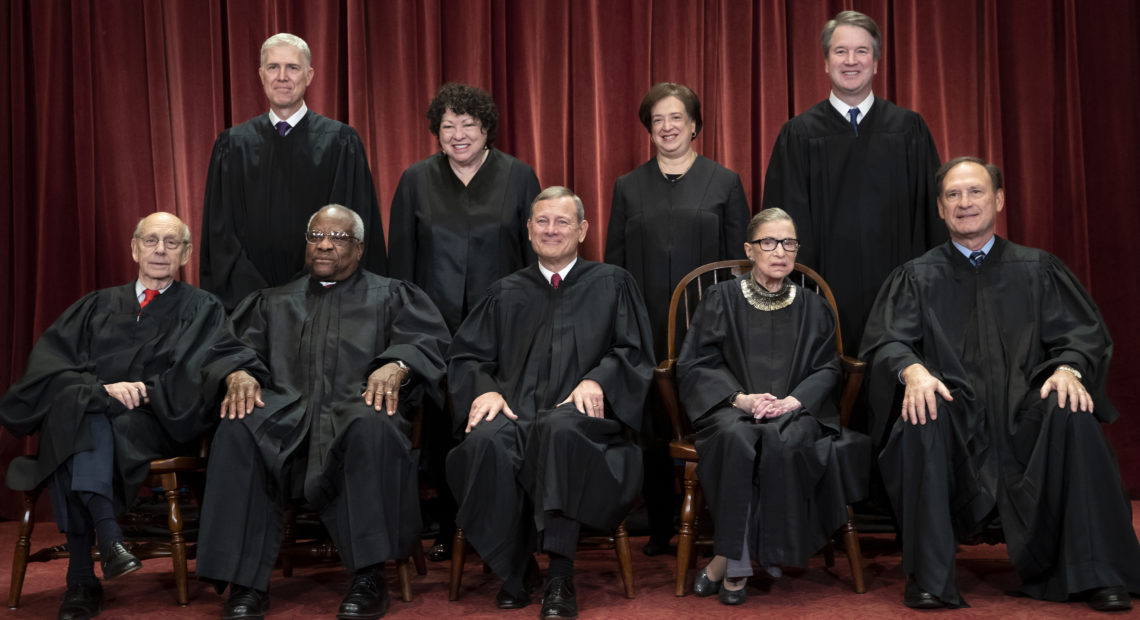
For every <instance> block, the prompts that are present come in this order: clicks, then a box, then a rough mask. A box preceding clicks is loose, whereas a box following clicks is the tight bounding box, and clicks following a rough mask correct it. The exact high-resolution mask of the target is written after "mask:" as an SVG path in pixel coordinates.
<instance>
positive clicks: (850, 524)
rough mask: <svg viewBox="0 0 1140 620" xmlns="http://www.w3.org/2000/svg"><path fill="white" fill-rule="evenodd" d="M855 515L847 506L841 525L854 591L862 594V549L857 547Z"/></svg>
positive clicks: (863, 586) (865, 586) (857, 535)
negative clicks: (844, 520)
mask: <svg viewBox="0 0 1140 620" xmlns="http://www.w3.org/2000/svg"><path fill="white" fill-rule="evenodd" d="M854 519H855V515H854V511H852V510H851V506H848V507H847V523H845V524H844V525H843V528H842V529H843V543H844V545H845V546H846V547H847V562H848V563H849V564H851V578H852V579H853V580H854V581H855V592H856V593H858V594H863V593H865V592H866V591H867V585H866V584H865V583H864V582H863V550H862V549H861V548H860V547H859V532H858V531H857V530H856V529H855V520H854Z"/></svg>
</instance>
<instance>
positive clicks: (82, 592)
mask: <svg viewBox="0 0 1140 620" xmlns="http://www.w3.org/2000/svg"><path fill="white" fill-rule="evenodd" d="M102 609H103V586H101V585H99V582H98V581H96V582H93V583H90V584H87V583H81V584H77V585H74V586H68V587H67V592H65V593H64V594H63V602H62V603H60V605H59V616H57V617H58V618H59V620H87V618H94V617H95V616H98V615H99V612H100V611H101V610H102Z"/></svg>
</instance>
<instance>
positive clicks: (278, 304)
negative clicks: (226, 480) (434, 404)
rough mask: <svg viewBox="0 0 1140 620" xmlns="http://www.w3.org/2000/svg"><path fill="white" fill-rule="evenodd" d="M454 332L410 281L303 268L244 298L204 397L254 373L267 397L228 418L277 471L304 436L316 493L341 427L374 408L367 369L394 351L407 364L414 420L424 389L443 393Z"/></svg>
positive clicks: (404, 408)
mask: <svg viewBox="0 0 1140 620" xmlns="http://www.w3.org/2000/svg"><path fill="white" fill-rule="evenodd" d="M449 340H450V336H449V335H448V333H447V327H446V326H445V325H444V324H443V321H442V319H441V317H440V316H439V312H438V311H437V310H436V309H435V306H434V305H433V304H432V302H431V300H430V299H428V298H427V296H426V295H424V293H423V291H421V290H419V289H418V288H416V286H415V285H413V284H409V283H407V282H402V281H400V280H395V279H392V278H387V277H384V276H379V275H376V274H373V273H369V272H367V271H365V270H363V269H358V270H357V271H356V272H355V273H353V274H352V275H351V276H349V277H348V278H347V279H346V280H344V281H342V282H339V283H337V284H335V285H334V286H332V287H330V288H327V289H326V288H324V287H322V286H321V284H320V283H319V282H317V281H315V280H313V279H311V278H310V277H309V276H307V275H306V276H304V277H301V278H298V279H296V280H294V281H292V282H290V283H289V284H286V285H285V286H279V287H276V288H271V289H264V290H261V291H257V292H256V293H254V294H252V295H250V296H249V297H247V298H246V299H245V300H244V301H243V302H242V303H241V305H240V306H238V308H237V309H236V310H235V311H234V313H233V315H232V316H231V317H230V334H229V335H228V336H227V337H225V338H223V339H221V341H219V342H218V344H217V345H216V346H215V347H214V349H213V350H212V351H211V353H210V355H211V358H212V361H210V363H209V364H208V365H207V366H206V367H205V368H203V370H202V372H203V375H204V377H205V379H204V388H205V390H206V399H207V402H211V403H220V402H221V399H222V397H223V396H225V393H226V384H225V378H226V376H228V375H229V374H230V373H232V372H234V371H236V370H245V371H246V372H248V373H250V374H251V375H253V376H254V377H255V378H256V379H257V380H258V382H259V383H260V384H261V386H262V393H263V400H264V401H265V403H266V406H265V407H260V408H255V409H254V410H253V412H251V413H250V414H248V415H246V416H245V417H244V418H242V419H240V420H235V421H232V422H227V423H238V424H244V425H245V426H246V427H247V428H248V429H249V431H250V432H251V433H252V434H253V436H254V437H255V438H256V439H257V442H258V448H259V450H260V451H261V455H262V458H263V459H264V462H265V463H266V464H268V465H269V466H270V467H271V468H273V469H274V470H275V471H281V468H282V466H283V465H284V462H285V459H286V458H288V457H289V455H291V454H292V453H293V452H294V451H296V450H297V448H299V447H301V445H302V442H305V443H306V444H307V447H308V452H307V462H306V465H305V467H304V469H303V471H304V472H305V495H306V498H307V499H309V501H314V497H312V496H311V495H312V492H311V491H312V489H313V488H314V485H315V484H316V480H317V477H318V476H319V474H320V473H321V467H322V466H323V464H324V462H325V460H326V458H327V456H328V451H329V449H330V447H331V446H332V445H333V443H334V441H335V440H336V438H337V436H338V434H339V433H341V432H342V431H343V430H344V429H346V428H348V426H349V424H351V423H352V421H353V420H355V419H357V418H359V417H363V416H369V415H377V413H376V411H375V410H374V409H373V408H372V407H370V406H368V405H366V404H365V402H364V398H363V397H362V396H361V394H363V393H364V388H365V386H366V382H367V380H368V376H369V375H370V374H372V372H373V371H374V370H376V369H377V368H379V367H381V366H383V365H384V364H386V363H388V362H391V361H394V360H402V361H403V362H404V363H406V364H407V365H408V366H409V367H410V368H411V371H412V376H413V378H414V379H415V386H416V393H413V394H411V395H403V394H402V398H401V401H400V405H401V407H400V410H401V411H400V412H401V414H402V415H404V416H406V417H407V418H408V419H409V420H410V417H411V415H412V407H411V406H410V405H413V404H414V402H415V401H417V400H418V399H419V396H421V395H422V394H423V393H426V394H427V395H428V396H429V397H431V398H434V399H436V400H438V399H439V398H440V394H439V381H440V379H442V378H443V372H444V368H445V366H444V362H443V353H444V351H445V350H446V348H447V345H448V343H449ZM409 396H410V397H411V398H410V399H409ZM409 400H410V402H409ZM384 415H386V414H384Z"/></svg>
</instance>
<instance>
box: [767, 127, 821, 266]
mask: <svg viewBox="0 0 1140 620" xmlns="http://www.w3.org/2000/svg"><path fill="white" fill-rule="evenodd" d="M793 122H794V121H788V122H787V123H784V126H783V128H781V129H780V135H779V136H777V137H776V144H775V145H774V146H773V147H772V157H771V158H770V159H769V161H768V170H767V172H766V173H765V174H764V200H763V202H762V203H761V204H762V205H763V208H765V209H766V208H768V207H779V208H781V209H783V210H784V211H787V212H788V215H790V216H792V221H794V222H795V223H796V230H797V231H798V232H797V236H798V237H799V240H800V251H799V254H797V255H796V262H799V263H802V264H804V265H807V266H808V267H811V268H813V269H818V268H819V244H820V237H819V235H818V234H817V231H816V226H817V225H816V223H815V220H814V218H813V217H812V210H811V206H812V200H811V186H810V184H811V182H810V178H811V169H810V165H809V164H808V148H807V144H806V140H804V139H803V138H802V137H801V136H800V135H799V134H798V133H797V132H796V131H795V130H793V129H792V123H793Z"/></svg>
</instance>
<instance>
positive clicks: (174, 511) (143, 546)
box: [8, 441, 209, 609]
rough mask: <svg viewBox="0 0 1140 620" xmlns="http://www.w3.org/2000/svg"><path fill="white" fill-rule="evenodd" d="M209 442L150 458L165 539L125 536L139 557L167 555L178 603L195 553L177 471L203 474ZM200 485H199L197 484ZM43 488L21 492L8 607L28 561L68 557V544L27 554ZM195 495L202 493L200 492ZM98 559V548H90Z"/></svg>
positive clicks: (14, 602) (183, 599) (150, 481)
mask: <svg viewBox="0 0 1140 620" xmlns="http://www.w3.org/2000/svg"><path fill="white" fill-rule="evenodd" d="M208 449H209V442H208V441H203V442H202V448H201V450H200V452H199V454H198V455H197V456H176V457H172V458H168V459H158V460H155V461H151V462H150V474H149V475H148V476H147V480H146V482H145V483H144V486H147V487H158V486H161V487H162V490H163V494H164V496H165V498H166V503H167V516H166V521H167V528H168V529H169V531H170V540H169V541H168V542H141V543H140V542H135V541H131V540H128V541H127V542H126V545H127V547H128V548H129V549H130V551H131V553H133V554H135V555H136V556H138V557H139V559H143V560H145V559H148V558H165V557H168V558H170V561H171V564H173V568H174V583H175V588H176V590H177V593H176V598H177V600H178V604H179V605H187V604H188V603H189V602H190V595H189V584H188V581H189V571H188V570H187V568H186V560H187V559H188V557H189V556H192V555H193V554H194V547H195V545H194V544H193V543H188V542H187V541H186V539H185V537H184V536H183V519H182V507H181V506H180V505H179V501H178V500H179V497H180V495H181V494H180V492H179V489H181V488H182V486H184V484H185V482H186V481H185V480H179V474H182V475H183V476H184V477H185V476H187V475H199V477H200V476H202V475H204V474H205V472H206V453H207V451H208ZM198 486H199V489H200V485H198ZM42 490H43V489H42V488H38V489H35V490H33V491H28V492H25V493H24V515H23V518H22V519H21V521H20V528H19V534H18V536H17V538H16V549H15V551H14V552H13V553H12V583H11V585H10V586H9V588H8V607H9V608H10V609H16V608H17V607H19V606H20V592H21V591H22V590H23V588H24V574H25V572H26V571H27V567H28V562H47V561H50V560H57V559H63V558H67V557H70V553H71V550H70V549H68V548H67V545H66V544H64V545H56V546H54V547H49V548H46V549H41V550H39V551H37V552H35V553H32V554H29V550H30V549H31V542H32V530H33V529H34V528H35V511H36V500H37V499H39V495H40V492H41V491H42ZM197 495H198V497H201V493H200V492H199V493H198V494H197ZM91 553H92V555H93V556H94V557H95V558H96V559H98V558H99V551H98V550H97V549H95V550H92V551H91Z"/></svg>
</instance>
